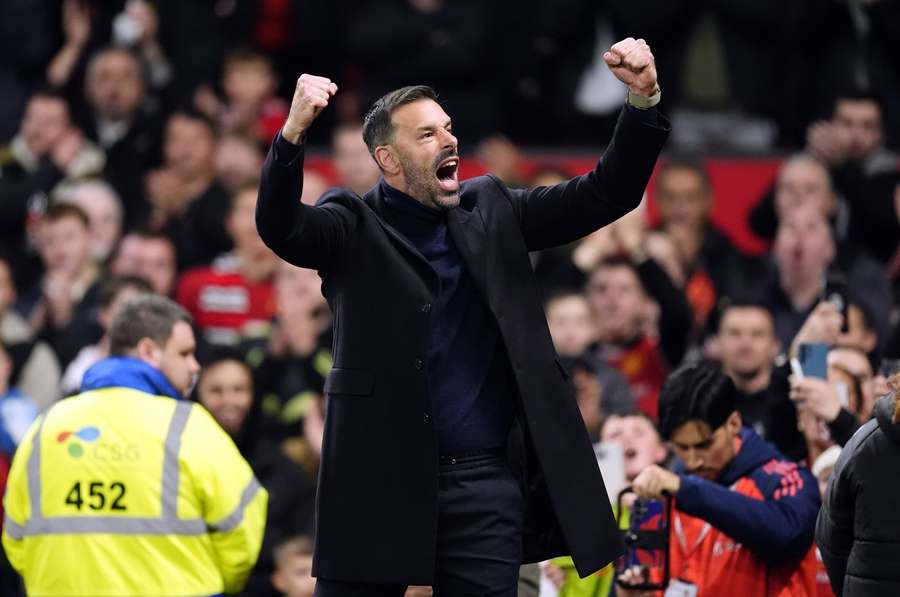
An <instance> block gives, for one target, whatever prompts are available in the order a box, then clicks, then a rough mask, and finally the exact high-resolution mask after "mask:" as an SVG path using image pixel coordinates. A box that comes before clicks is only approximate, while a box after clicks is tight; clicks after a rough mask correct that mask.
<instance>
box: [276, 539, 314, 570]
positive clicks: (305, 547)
mask: <svg viewBox="0 0 900 597" xmlns="http://www.w3.org/2000/svg"><path fill="white" fill-rule="evenodd" d="M312 554H313V542H312V539H310V538H309V537H307V536H305V535H298V536H296V537H289V538H287V539H285V540H284V541H282V542H281V543H279V544H278V545H276V546H275V549H273V550H272V557H273V559H274V560H275V566H276V567H280V566H282V565H284V563H285V561H286V560H287V559H288V558H291V557H295V556H311V555H312Z"/></svg>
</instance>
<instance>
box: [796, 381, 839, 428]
mask: <svg viewBox="0 0 900 597" xmlns="http://www.w3.org/2000/svg"><path fill="white" fill-rule="evenodd" d="M789 380H790V383H791V393H790V398H791V400H793V401H794V402H795V403H797V405H798V406H802V407H804V408H806V409H808V410H809V411H810V412H811V413H812V414H814V415H816V416H817V417H819V418H820V419H822V420H823V421H825V422H826V423H831V422H833V421H834V420H835V419H837V417H838V415H839V414H841V401H840V398H838V395H837V391H835V389H834V387H833V386H832V385H831V384H829V383H828V382H827V381H825V380H824V379H818V378H815V377H804V378H803V379H799V378H797V377H796V376H794V375H791V376H790V378H789Z"/></svg>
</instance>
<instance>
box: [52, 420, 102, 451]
mask: <svg viewBox="0 0 900 597" xmlns="http://www.w3.org/2000/svg"><path fill="white" fill-rule="evenodd" d="M76 438H77V439H80V440H82V441H85V442H88V443H94V442H95V441H97V440H98V439H99V438H100V430H99V429H97V428H96V427H82V428H81V429H79V430H78V431H75V432H72V431H63V432H62V433H60V434H59V435H57V436H56V441H57V442H59V443H61V444H62V443H64V442H66V441H67V440H73V441H70V442H69V444H68V448H67V449H68V451H69V455H70V456H72V457H73V458H81V457H82V456H83V455H84V447H82V445H81V443H80V442H77V441H74V440H75V439H76Z"/></svg>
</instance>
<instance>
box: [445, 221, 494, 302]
mask: <svg viewBox="0 0 900 597" xmlns="http://www.w3.org/2000/svg"><path fill="white" fill-rule="evenodd" d="M447 228H448V229H449V230H450V236H451V237H452V238H453V242H454V243H456V249H457V250H458V251H459V254H460V255H461V256H462V258H463V261H465V263H466V267H467V268H468V270H469V275H471V276H472V279H473V280H474V281H475V285H476V286H477V287H478V290H480V291H481V294H482V296H485V297H487V296H488V294H487V273H486V272H487V233H486V232H485V226H484V220H483V219H482V217H481V211H480V210H479V209H478V206H477V205H476V206H475V207H474V208H473V209H472V211H466V210H464V209H462V208H459V207H456V208H454V209H451V210H450V211H449V212H448V213H447Z"/></svg>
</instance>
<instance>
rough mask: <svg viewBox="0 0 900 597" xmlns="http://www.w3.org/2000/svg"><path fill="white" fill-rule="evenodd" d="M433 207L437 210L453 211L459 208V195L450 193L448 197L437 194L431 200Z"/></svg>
mask: <svg viewBox="0 0 900 597" xmlns="http://www.w3.org/2000/svg"><path fill="white" fill-rule="evenodd" d="M431 201H432V203H434V206H435V207H436V208H438V209H444V210H447V209H453V208H454V207H457V206H459V193H450V194H448V195H443V194H438V195H435V196H434V197H433V198H432V199H431Z"/></svg>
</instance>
